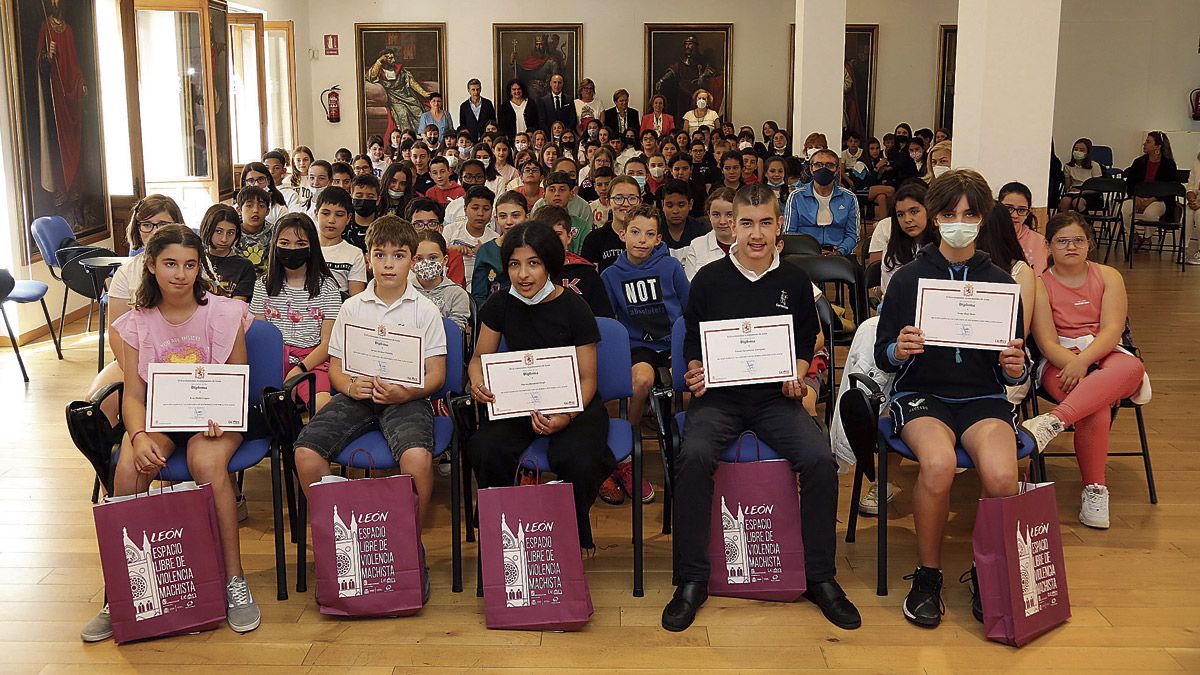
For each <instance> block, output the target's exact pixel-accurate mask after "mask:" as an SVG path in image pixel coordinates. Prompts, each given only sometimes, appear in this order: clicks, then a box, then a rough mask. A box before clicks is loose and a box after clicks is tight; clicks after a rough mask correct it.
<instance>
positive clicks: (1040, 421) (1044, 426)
mask: <svg viewBox="0 0 1200 675" xmlns="http://www.w3.org/2000/svg"><path fill="white" fill-rule="evenodd" d="M1021 426H1022V427H1023V428H1024V429H1025V431H1028V432H1029V435H1030V436H1033V441H1034V442H1035V443H1037V447H1038V452H1041V451H1043V450H1045V449H1046V446H1047V445H1050V441H1052V440H1054V437H1055V436H1058V435H1059V434H1061V433H1062V432H1063V430H1064V429H1066V428H1067V425H1065V424H1063V423H1062V420H1060V419H1058V417H1057V416H1056V415H1054V414H1053V413H1042V414H1041V415H1038V416H1037V417H1034V418H1032V419H1027V420H1025V421H1024V422H1021Z"/></svg>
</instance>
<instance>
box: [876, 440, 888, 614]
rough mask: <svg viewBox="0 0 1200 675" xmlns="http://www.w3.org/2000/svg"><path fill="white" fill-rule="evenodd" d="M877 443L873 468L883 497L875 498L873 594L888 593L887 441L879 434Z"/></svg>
mask: <svg viewBox="0 0 1200 675" xmlns="http://www.w3.org/2000/svg"><path fill="white" fill-rule="evenodd" d="M878 443H879V452H878V453H877V454H878V458H879V460H878V461H879V467H878V468H877V469H876V470H875V484H876V485H882V486H883V499H877V500H876V501H877V502H878V503H879V516H878V518H879V523H877V527H878V531H879V535H878V537H877V539H878V543H877V549H876V551H875V571H876V575H877V577H878V578H877V580H876V587H875V594H876V595H887V594H888V579H887V524H888V500H887V484H888V473H887V458H888V447H887V441H886V440H885V439H884V438H883V437H882V436H881V437H880V438H879V440H878Z"/></svg>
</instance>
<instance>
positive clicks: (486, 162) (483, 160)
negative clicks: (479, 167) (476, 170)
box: [475, 157, 492, 169]
mask: <svg viewBox="0 0 1200 675" xmlns="http://www.w3.org/2000/svg"><path fill="white" fill-rule="evenodd" d="M475 161H477V162H481V163H483V168H485V169H486V168H488V167H489V166H491V164H492V160H491V159H489V158H487V157H481V158H480V159H477V160H475Z"/></svg>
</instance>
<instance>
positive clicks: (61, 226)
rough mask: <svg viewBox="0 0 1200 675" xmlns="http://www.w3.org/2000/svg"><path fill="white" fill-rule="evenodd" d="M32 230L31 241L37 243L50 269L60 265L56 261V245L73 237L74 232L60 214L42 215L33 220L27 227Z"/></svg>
mask: <svg viewBox="0 0 1200 675" xmlns="http://www.w3.org/2000/svg"><path fill="white" fill-rule="evenodd" d="M29 229H30V230H31V231H32V232H33V242H34V243H35V244H37V248H38V251H39V252H40V253H41V254H42V260H45V261H46V265H47V266H48V267H49V268H50V269H54V268H56V267H60V265H59V262H58V247H59V246H61V245H62V242H63V240H64V239H67V238H68V237H74V236H75V232H74V230H72V229H71V226H70V225H68V224H67V221H66V219H65V218H63V217H62V216H42V217H41V218H37V219H35V220H34V221H33V225H31V226H30V228H29Z"/></svg>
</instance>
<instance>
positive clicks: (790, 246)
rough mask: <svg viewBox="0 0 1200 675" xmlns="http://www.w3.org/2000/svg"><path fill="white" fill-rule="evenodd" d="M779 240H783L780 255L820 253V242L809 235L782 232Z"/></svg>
mask: <svg viewBox="0 0 1200 675" xmlns="http://www.w3.org/2000/svg"><path fill="white" fill-rule="evenodd" d="M779 240H780V241H782V242H783V252H782V253H781V254H780V255H821V242H819V241H817V239H816V237H813V236H811V235H807V234H799V233H797V234H784V235H780V237H779Z"/></svg>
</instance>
